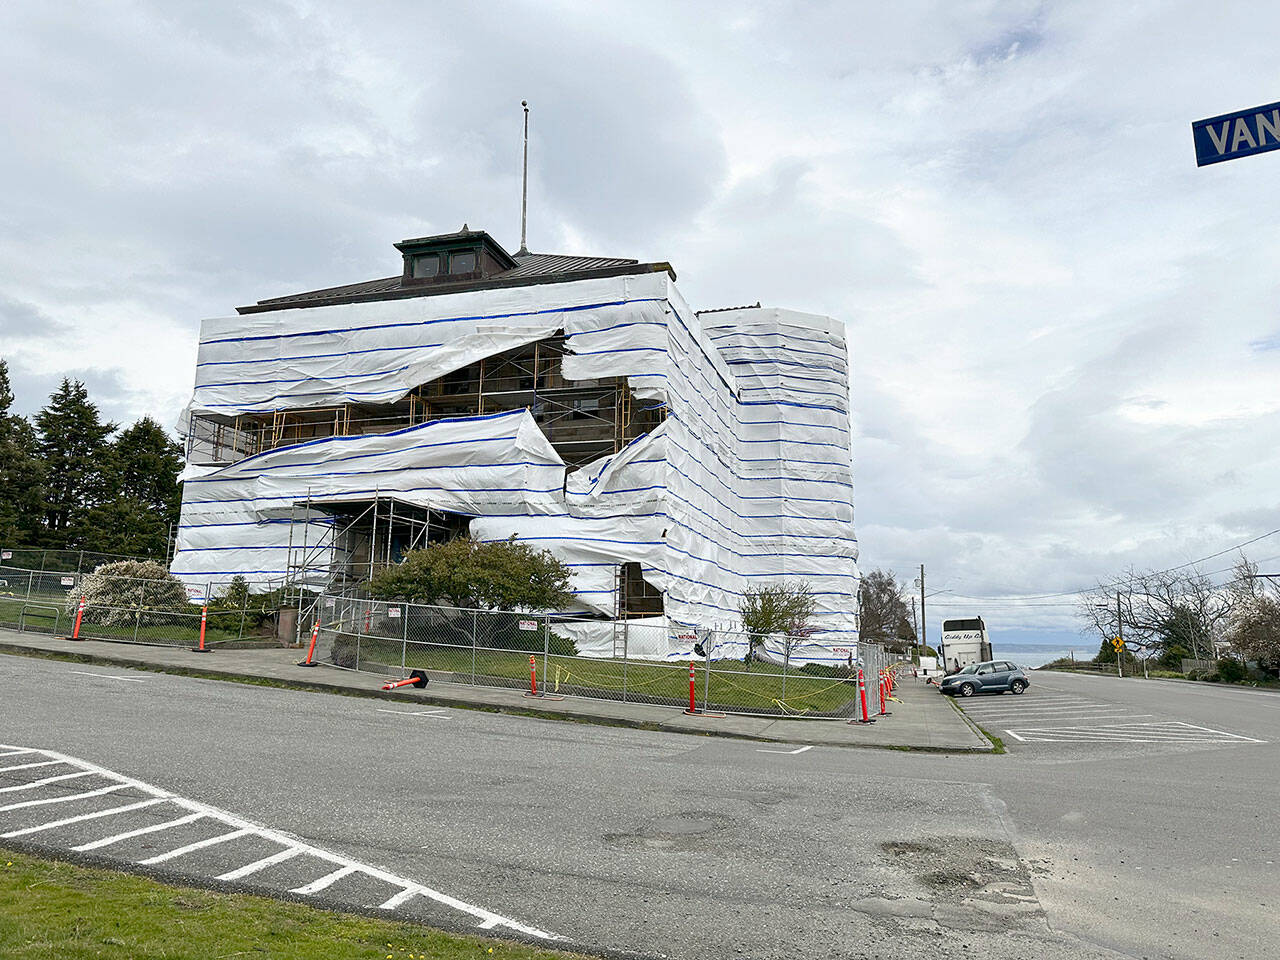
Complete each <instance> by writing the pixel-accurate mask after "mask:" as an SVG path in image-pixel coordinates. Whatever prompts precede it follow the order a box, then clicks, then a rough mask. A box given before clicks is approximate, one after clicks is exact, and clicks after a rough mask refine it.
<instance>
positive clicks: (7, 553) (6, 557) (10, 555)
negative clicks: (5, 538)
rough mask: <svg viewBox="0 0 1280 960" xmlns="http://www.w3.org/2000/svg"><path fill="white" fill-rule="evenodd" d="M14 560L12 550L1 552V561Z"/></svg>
mask: <svg viewBox="0 0 1280 960" xmlns="http://www.w3.org/2000/svg"><path fill="white" fill-rule="evenodd" d="M12 559H13V551H12V550H0V560H12Z"/></svg>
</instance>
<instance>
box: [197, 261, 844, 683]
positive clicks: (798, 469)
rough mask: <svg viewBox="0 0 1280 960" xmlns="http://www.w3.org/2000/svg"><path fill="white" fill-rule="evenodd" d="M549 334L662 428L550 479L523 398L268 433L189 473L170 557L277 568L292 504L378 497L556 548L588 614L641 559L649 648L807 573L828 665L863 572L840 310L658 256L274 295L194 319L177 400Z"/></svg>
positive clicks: (352, 379) (573, 370) (277, 403)
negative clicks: (322, 433)
mask: <svg viewBox="0 0 1280 960" xmlns="http://www.w3.org/2000/svg"><path fill="white" fill-rule="evenodd" d="M561 329H563V330H564V332H565V334H566V338H567V339H566V344H567V349H568V350H569V352H570V353H569V355H567V356H566V357H565V360H564V367H563V373H564V377H565V379H566V380H584V379H594V378H600V377H612V376H625V377H626V378H627V381H628V384H629V385H630V387H631V390H632V393H633V395H634V396H635V397H637V398H638V402H643V403H645V404H657V405H662V406H664V407H665V412H666V420H665V421H664V422H663V423H662V425H661V426H660V427H659V428H658V429H656V430H654V431H653V432H652V433H650V434H648V435H645V436H643V437H641V438H639V439H637V440H635V441H633V442H632V443H631V444H630V445H628V447H627V448H626V449H624V450H622V451H621V452H619V453H617V454H615V455H613V456H610V457H606V458H603V459H601V460H600V461H597V462H595V463H592V464H589V465H587V466H586V467H583V468H582V469H580V470H577V471H574V472H571V473H568V475H567V476H566V471H565V467H564V465H563V461H562V460H561V459H560V457H559V456H558V455H557V454H556V452H555V450H554V448H553V447H552V446H551V444H550V443H549V442H548V441H547V440H546V438H545V437H544V436H543V434H542V433H541V431H540V430H539V429H538V427H537V425H536V423H535V422H534V421H533V418H532V417H531V416H530V415H529V414H528V413H527V412H525V411H516V412H513V413H509V414H502V415H493V416H486V417H465V418H453V419H449V420H441V421H435V422H432V423H428V424H424V425H422V426H419V427H413V428H411V429H408V430H402V431H399V432H397V433H394V434H386V435H371V436H362V437H336V438H331V439H327V440H319V441H312V442H310V443H305V444H299V445H296V446H292V447H286V448H281V449H277V450H273V451H270V452H268V453H264V454H260V455H258V456H257V457H252V458H249V459H248V460H244V461H241V462H240V463H237V464H234V465H231V466H228V467H225V468H222V469H220V470H216V471H214V472H212V473H207V474H205V475H203V476H198V477H197V476H193V477H192V478H191V479H190V480H188V481H187V484H186V487H185V490H184V503H183V515H182V523H181V526H180V529H179V537H178V552H177V555H176V557H175V560H174V564H173V569H174V572H175V573H178V574H179V575H180V576H182V577H183V578H184V579H186V580H188V582H189V583H190V584H193V585H198V584H201V583H203V582H206V581H216V580H225V579H227V578H228V577H230V576H232V575H234V574H236V573H240V574H242V575H244V576H245V577H247V578H248V579H249V580H250V581H251V582H254V583H258V584H266V583H268V582H271V581H273V580H274V581H278V580H279V579H280V577H281V576H283V575H284V573H285V570H286V565H287V564H286V561H287V555H288V551H289V544H290V543H293V544H295V545H296V544H298V543H299V542H301V541H302V539H303V538H304V537H305V538H306V539H307V541H308V542H310V543H315V542H316V541H317V539H318V537H317V533H318V532H319V530H320V525H321V524H323V523H326V522H328V520H329V518H328V517H326V516H325V515H324V514H323V512H322V511H313V513H312V519H311V523H310V526H309V527H308V529H307V530H303V529H301V528H302V527H303V526H304V525H303V524H301V523H297V524H290V522H289V518H290V516H291V515H294V511H295V509H296V508H295V507H294V504H302V503H305V502H306V501H307V500H310V501H312V502H315V501H326V500H336V499H345V500H353V501H361V500H363V501H368V500H370V499H373V498H374V497H375V496H384V497H390V496H394V497H395V498H397V499H400V500H404V501H407V502H411V503H415V504H418V505H421V506H424V507H434V508H437V509H443V510H450V511H455V512H459V513H464V514H468V515H471V516H473V517H474V519H473V520H472V522H471V533H472V535H473V536H475V537H477V538H480V539H505V538H507V537H509V536H510V535H512V534H516V535H518V536H519V537H520V538H521V539H523V540H527V541H529V542H531V543H532V544H533V545H535V546H538V547H541V548H545V549H549V550H551V551H552V552H553V553H555V554H556V555H557V556H559V557H560V558H562V559H563V560H564V561H565V562H567V563H569V564H570V565H571V567H572V569H573V571H574V589H575V593H576V596H577V599H578V601H579V607H578V609H580V610H581V611H583V612H592V613H596V614H603V615H605V616H612V615H613V614H614V613H615V603H616V597H615V584H616V577H617V569H618V565H619V564H620V563H623V562H628V561H635V562H637V563H639V564H640V565H641V569H642V572H643V574H644V577H645V579H646V580H647V581H649V582H650V583H651V584H653V585H654V586H656V587H658V588H659V589H661V590H662V591H663V592H664V595H665V616H666V622H667V624H668V628H669V629H668V639H667V649H666V650H665V651H659V650H655V651H654V652H653V655H655V656H659V655H663V654H664V653H665V655H668V656H673V657H676V656H687V655H688V652H689V650H690V648H691V647H692V639H691V638H692V637H693V633H692V632H691V631H692V629H693V628H694V627H695V626H700V627H704V628H705V627H709V626H712V625H717V626H720V627H723V628H731V627H734V626H736V625H737V622H738V613H737V611H738V605H739V602H740V600H741V596H742V593H743V591H744V590H745V589H747V588H749V587H750V586H752V585H758V584H762V583H765V582H769V581H776V580H804V581H806V582H807V583H808V584H809V585H810V587H811V589H812V591H813V593H814V595H815V598H816V601H817V614H816V616H815V618H814V622H815V625H816V626H817V627H818V630H819V632H818V633H817V634H816V635H815V637H814V640H815V641H816V643H817V644H818V645H817V646H815V647H814V648H813V649H811V650H806V651H805V656H804V659H810V660H818V661H827V662H844V661H845V659H846V657H847V655H848V652H849V649H850V645H851V644H852V643H854V642H856V637H857V629H856V601H855V598H856V594H857V582H858V573H857V567H856V557H857V544H856V540H855V537H854V532H853V500H852V489H853V488H852V477H851V465H850V433H849V412H848V407H849V390H848V373H847V356H846V347H845V342H844V336H843V326H842V325H841V324H839V323H836V322H835V321H833V320H830V319H827V318H823V317H815V316H811V315H806V314H799V313H794V312H791V311H784V310H775V309H758V308H756V309H742V310H734V311H722V312H714V313H709V314H705V315H703V316H701V317H700V316H699V315H698V314H696V313H694V312H693V311H692V310H691V309H690V308H689V306H688V305H687V304H686V303H685V302H684V300H683V298H682V297H681V296H680V294H679V292H678V291H677V290H676V288H675V285H674V283H672V282H671V280H670V277H669V276H668V275H667V274H665V273H657V274H641V275H632V276H625V277H615V278H607V279H595V280H582V281H576V282H571V283H558V284H542V285H535V286H528V287H516V288H507V289H499V290H486V291H473V292H469V293H460V294H453V295H443V296H431V297H423V298H416V299H407V300H394V301H382V302H377V303H365V304H350V305H337V306H328V307H315V308H309V309H296V310H287V311H274V312H270V313H264V314H255V315H251V316H247V317H235V318H230V319H225V320H215V321H206V323H205V324H204V327H203V329H202V338H201V345H200V353H199V362H198V365H197V378H196V391H195V394H194V396H193V399H192V401H191V404H190V405H189V406H188V411H189V412H192V413H221V414H227V415H234V414H236V413H247V412H254V411H270V410H273V409H285V408H288V409H297V408H302V407H319V406H333V405H335V404H340V403H344V402H352V401H354V402H361V403H370V402H377V401H378V400H379V399H381V400H383V401H385V402H391V401H393V400H395V399H398V398H400V397H403V396H404V395H405V394H406V393H407V392H408V391H409V390H411V389H413V388H414V387H416V386H418V385H419V384H421V383H423V382H426V381H429V380H431V379H434V378H436V377H439V376H441V375H443V374H445V373H448V372H449V371H451V370H455V369H458V368H460V367H463V366H465V365H467V364H469V363H472V362H474V361H476V360H477V359H479V358H480V357H483V356H488V355H491V354H493V353H496V352H499V351H502V350H507V349H510V348H512V347H515V346H520V345H522V344H525V343H530V342H533V341H535V340H539V339H542V338H545V337H547V336H550V335H552V334H554V333H555V332H557V331H558V330H561ZM291 527H292V528H293V529H291ZM312 528H316V529H312ZM580 632H582V633H583V643H584V645H588V646H591V647H593V648H594V647H595V646H600V647H601V649H602V650H603V649H604V641H603V639H601V640H600V641H599V642H598V643H597V642H595V641H592V642H591V643H589V644H587V637H588V635H592V636H594V633H599V632H600V628H592V627H590V626H589V625H588V626H584V628H583V630H582V631H580ZM601 636H602V637H603V634H601ZM824 651H825V653H824Z"/></svg>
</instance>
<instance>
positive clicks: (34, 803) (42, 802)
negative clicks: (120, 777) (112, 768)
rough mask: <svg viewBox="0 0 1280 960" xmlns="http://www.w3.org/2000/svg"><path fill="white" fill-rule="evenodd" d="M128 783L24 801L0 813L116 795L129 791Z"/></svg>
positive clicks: (12, 804)
mask: <svg viewBox="0 0 1280 960" xmlns="http://www.w3.org/2000/svg"><path fill="white" fill-rule="evenodd" d="M128 789H129V784H127V783H113V784H112V785H111V786H109V787H100V788H99V789H97V790H86V791H85V792H84V793H71V794H67V795H66V796H65V797H42V798H41V799H39V800H23V801H21V802H20V803H10V804H7V805H6V806H3V807H0V813H5V812H7V811H9V810H21V809H23V808H24V807H43V806H46V805H47V804H50V803H70V802H71V801H72V800H87V799H88V798H89V797H100V796H102V795H103V794H105V793H115V792H116V791H117V790H128Z"/></svg>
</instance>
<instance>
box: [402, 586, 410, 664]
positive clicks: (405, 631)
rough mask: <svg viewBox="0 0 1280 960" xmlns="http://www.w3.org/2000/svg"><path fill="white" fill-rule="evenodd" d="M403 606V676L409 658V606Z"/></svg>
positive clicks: (405, 604) (406, 604)
mask: <svg viewBox="0 0 1280 960" xmlns="http://www.w3.org/2000/svg"><path fill="white" fill-rule="evenodd" d="M401 606H403V607H404V614H403V616H402V617H401V618H400V620H401V628H400V635H401V639H400V673H401V674H402V675H403V673H404V665H405V663H406V662H408V657H409V604H408V603H404V604H401Z"/></svg>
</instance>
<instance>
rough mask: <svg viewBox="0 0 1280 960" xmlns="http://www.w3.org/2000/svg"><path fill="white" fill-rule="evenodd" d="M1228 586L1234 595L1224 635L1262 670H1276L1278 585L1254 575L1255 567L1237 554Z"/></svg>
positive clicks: (1279, 656)
mask: <svg viewBox="0 0 1280 960" xmlns="http://www.w3.org/2000/svg"><path fill="white" fill-rule="evenodd" d="M1230 588H1231V591H1232V593H1233V594H1234V596H1235V604H1234V605H1233V607H1232V615H1231V623H1230V626H1229V627H1228V630H1227V639H1228V641H1229V642H1230V643H1231V649H1232V650H1234V651H1235V652H1236V654H1238V655H1239V656H1240V658H1241V659H1244V660H1256V661H1257V662H1258V666H1259V667H1261V668H1262V669H1263V670H1267V671H1270V672H1272V673H1275V672H1277V671H1280V586H1278V585H1277V584H1276V581H1275V580H1273V579H1271V578H1269V577H1260V576H1258V567H1257V565H1256V564H1252V563H1250V562H1249V561H1248V560H1247V559H1246V558H1244V557H1241V558H1240V560H1239V561H1238V562H1237V563H1236V566H1235V570H1234V576H1233V578H1232V580H1231V583H1230Z"/></svg>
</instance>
